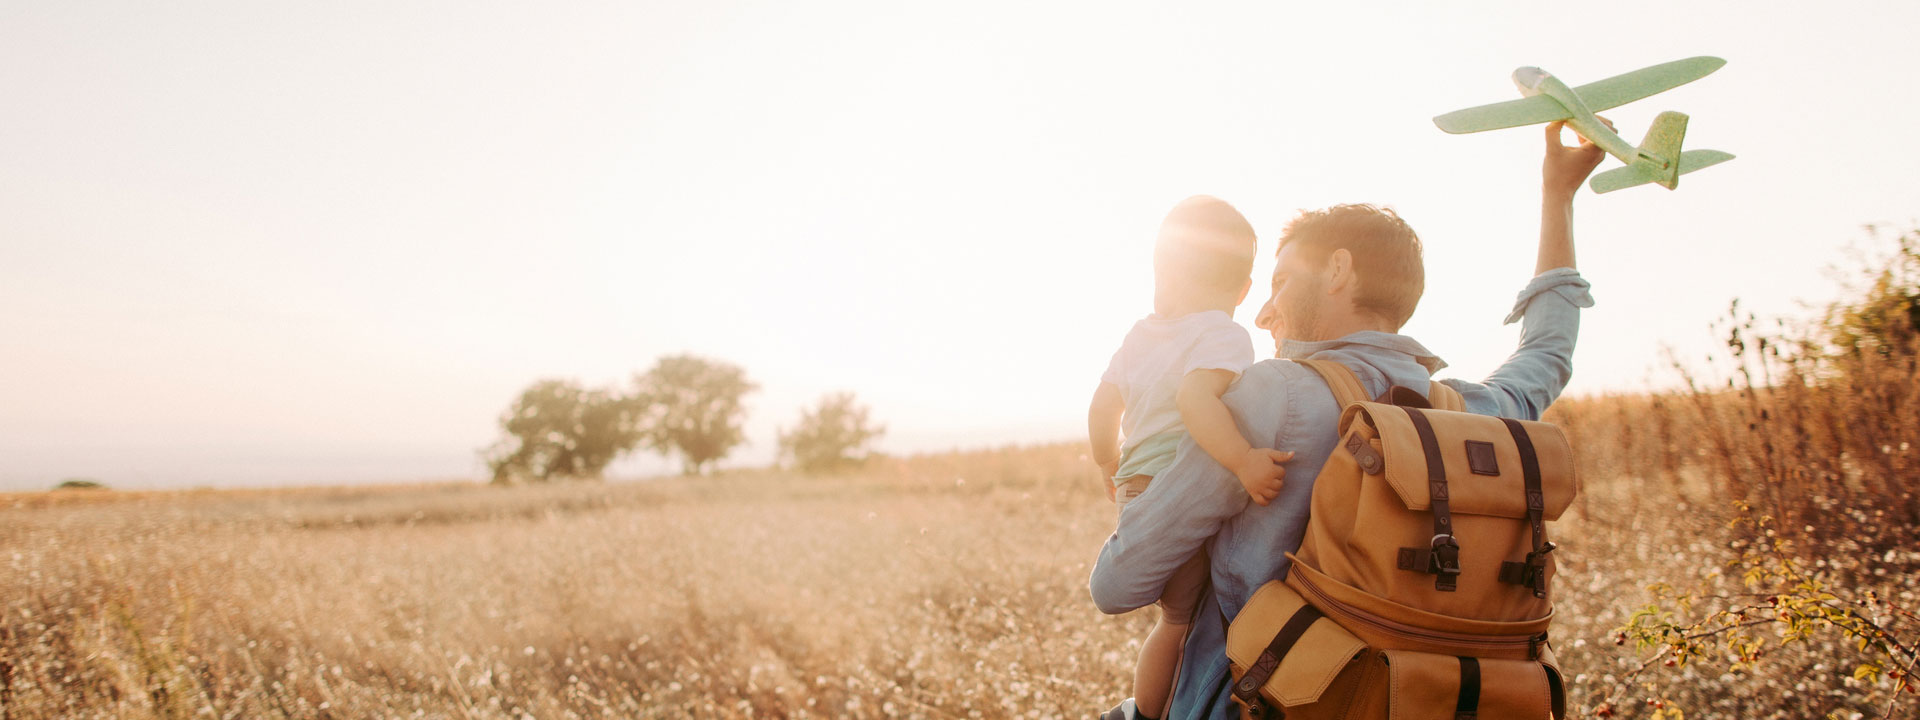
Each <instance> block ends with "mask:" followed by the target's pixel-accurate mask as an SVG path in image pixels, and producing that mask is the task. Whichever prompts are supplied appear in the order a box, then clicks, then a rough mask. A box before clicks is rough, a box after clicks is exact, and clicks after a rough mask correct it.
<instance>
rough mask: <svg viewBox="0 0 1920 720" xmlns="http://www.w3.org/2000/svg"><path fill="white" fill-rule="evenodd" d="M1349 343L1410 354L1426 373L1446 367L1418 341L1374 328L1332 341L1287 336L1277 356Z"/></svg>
mask: <svg viewBox="0 0 1920 720" xmlns="http://www.w3.org/2000/svg"><path fill="white" fill-rule="evenodd" d="M1350 346H1360V347H1369V348H1376V349H1380V350H1387V351H1391V352H1396V353H1402V354H1405V355H1411V356H1413V361H1414V362H1417V363H1420V366H1421V367H1424V368H1426V369H1427V373H1428V374H1432V373H1436V372H1440V369H1441V368H1444V367H1446V366H1447V362H1446V361H1445V360H1441V359H1440V358H1439V357H1438V356H1436V355H1434V354H1433V353H1432V352H1429V351H1428V350H1427V348H1426V347H1425V346H1423V345H1421V344H1420V342H1419V341H1418V340H1414V339H1413V338H1410V337H1407V336H1405V335H1396V334H1394V333H1385V332H1380V331H1378V330H1361V331H1360V332H1357V333H1353V334H1351V335H1347V336H1346V337H1341V338H1336V339H1333V340H1314V341H1311V342H1308V341H1303V340H1292V339H1288V340H1285V341H1283V342H1281V343H1280V357H1283V358H1286V359H1288V360H1305V359H1307V358H1309V357H1312V356H1314V355H1315V354H1318V353H1320V352H1322V351H1325V350H1333V349H1335V348H1343V347H1350Z"/></svg>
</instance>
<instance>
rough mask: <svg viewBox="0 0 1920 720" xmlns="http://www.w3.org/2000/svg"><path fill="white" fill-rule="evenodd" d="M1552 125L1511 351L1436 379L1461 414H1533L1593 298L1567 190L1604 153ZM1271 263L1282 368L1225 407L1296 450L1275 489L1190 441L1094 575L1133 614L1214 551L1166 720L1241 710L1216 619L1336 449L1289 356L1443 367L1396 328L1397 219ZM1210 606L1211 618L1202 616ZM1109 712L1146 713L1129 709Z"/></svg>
mask: <svg viewBox="0 0 1920 720" xmlns="http://www.w3.org/2000/svg"><path fill="white" fill-rule="evenodd" d="M1609 127H1611V123H1609ZM1560 131H1561V123H1553V124H1550V125H1548V126H1547V143H1546V146H1547V147H1546V159H1545V161H1544V162H1543V163H1542V173H1541V174H1542V177H1541V211H1540V248H1539V258H1538V262H1537V265H1536V269H1535V272H1536V273H1537V275H1536V276H1535V277H1534V278H1533V281H1532V282H1530V283H1528V285H1527V286H1526V289H1524V290H1522V291H1521V293H1520V297H1519V300H1518V301H1517V302H1516V303H1515V304H1514V309H1513V313H1512V314H1511V315H1509V316H1508V317H1507V322H1509V323H1511V322H1513V321H1515V320H1520V321H1521V326H1520V327H1521V330H1520V347H1519V349H1518V350H1516V351H1514V353H1513V355H1512V356H1511V357H1509V358H1508V359H1507V361H1506V362H1505V363H1503V364H1501V366H1500V367H1499V368H1498V369H1497V370H1495V371H1494V372H1493V374H1492V375H1490V376H1488V377H1487V379H1486V380H1485V381H1482V382H1479V383H1473V382H1464V381H1460V380H1446V381H1444V382H1445V383H1446V384H1447V385H1448V386H1450V387H1452V388H1453V389H1455V390H1457V391H1459V392H1460V395H1461V397H1462V398H1463V399H1464V400H1465V401H1466V408H1467V410H1468V411H1470V412H1474V413H1479V414H1482V415H1499V416H1503V417H1513V418H1521V419H1526V420H1536V419H1539V417H1540V413H1542V412H1544V411H1545V410H1546V409H1547V406H1548V405H1551V404H1552V403H1553V401H1554V399H1555V398H1556V397H1558V396H1559V394H1560V391H1561V390H1562V389H1563V388H1565V387H1566V384H1567V380H1568V379H1569V378H1570V377H1571V376H1572V373H1573V345H1574V339H1575V336H1576V335H1577V334H1578V332H1579V326H1580V310H1579V309H1580V308H1582V307H1591V306H1592V304H1593V301H1592V298H1591V297H1590V296H1589V295H1588V294H1587V287H1588V285H1587V281H1586V280H1585V279H1583V278H1581V277H1580V274H1579V272H1578V271H1577V270H1575V268H1574V253H1573V229H1572V225H1573V197H1574V193H1575V192H1576V191H1578V190H1579V189H1580V185H1581V183H1582V182H1584V181H1585V180H1586V179H1587V176H1588V175H1590V174H1592V172H1593V169H1594V168H1595V167H1596V166H1598V165H1599V163H1600V160H1601V158H1602V157H1603V153H1602V151H1601V150H1600V148H1598V147H1596V146H1594V145H1593V144H1592V143H1590V142H1587V141H1586V140H1585V139H1584V138H1583V139H1582V140H1581V142H1580V144H1579V145H1578V146H1576V147H1569V146H1566V145H1563V144H1562V143H1561V142H1560ZM1278 260H1279V262H1278V264H1277V266H1276V267H1275V268H1274V273H1273V285H1272V297H1271V298H1270V299H1269V300H1268V301H1267V303H1266V305H1265V306H1263V307H1262V308H1261V309H1260V313H1259V316H1258V318H1257V319H1256V324H1257V325H1259V327H1260V328H1261V329H1264V330H1266V331H1268V332H1269V333H1271V334H1272V335H1273V340H1274V345H1275V350H1276V351H1277V353H1278V354H1279V356H1280V358H1284V359H1275V360H1267V361H1264V362H1261V363H1259V364H1256V365H1254V366H1253V367H1251V368H1249V369H1248V370H1247V371H1246V373H1245V374H1243V375H1242V376H1241V377H1240V379H1239V381H1237V382H1236V383H1234V385H1233V387H1232V389H1231V390H1229V391H1228V393H1227V394H1226V395H1225V396H1224V397H1223V398H1222V399H1223V400H1225V402H1226V404H1227V407H1228V408H1229V409H1230V410H1231V411H1232V413H1233V418H1234V421H1235V422H1236V423H1237V424H1238V425H1239V426H1240V430H1241V432H1242V433H1243V434H1245V435H1246V439H1247V442H1248V443H1249V444H1251V445H1253V446H1254V447H1271V448H1276V449H1279V450H1285V451H1292V452H1293V458H1292V460H1290V461H1288V462H1287V463H1285V466H1286V472H1287V475H1286V484H1285V486H1284V487H1283V488H1282V489H1281V491H1280V494H1279V496H1278V497H1277V498H1275V499H1274V500H1273V501H1272V502H1271V503H1270V504H1268V505H1266V506H1260V505H1255V504H1253V503H1252V502H1250V500H1249V499H1248V496H1247V493H1246V491H1245V490H1244V489H1242V488H1241V485H1240V482H1239V481H1238V479H1237V478H1236V476H1235V475H1234V473H1233V471H1231V470H1229V469H1227V468H1224V467H1222V466H1221V465H1220V464H1219V463H1217V462H1215V461H1214V460H1213V459H1212V458H1211V457H1209V456H1208V455H1207V453H1206V452H1204V451H1201V450H1199V449H1198V448H1197V446H1196V445H1195V443H1194V441H1193V440H1192V439H1191V438H1188V439H1187V440H1185V441H1184V442H1183V443H1182V445H1181V447H1180V450H1179V453H1178V455H1177V456H1176V457H1175V459H1174V461H1173V464H1172V465H1171V466H1169V467H1168V468H1167V469H1166V470H1165V472H1164V473H1163V474H1161V475H1160V476H1158V477H1156V478H1155V479H1154V481H1153V484H1151V485H1149V486H1148V487H1147V489H1146V491H1145V492H1144V493H1142V494H1141V495H1140V496H1139V497H1137V498H1135V499H1134V500H1133V501H1132V502H1131V503H1129V504H1128V505H1127V507H1126V509H1125V510H1124V511H1123V512H1122V513H1121V515H1120V523H1119V527H1118V528H1117V529H1116V530H1115V531H1114V534H1113V536H1112V537H1109V538H1108V539H1107V543H1106V546H1105V547H1103V548H1101V550H1100V559H1099V561H1098V562H1097V563H1096V564H1095V565H1094V568H1093V577H1092V579H1091V580H1090V582H1089V589H1090V590H1091V592H1092V594H1093V601H1094V603H1095V604H1097V605H1099V606H1100V609H1101V610H1102V611H1103V612H1107V613H1123V612H1128V611H1130V610H1134V609H1137V608H1141V607H1145V606H1147V605H1149V604H1151V603H1152V602H1153V601H1154V599H1155V598H1158V597H1159V596H1160V592H1161V588H1162V587H1163V586H1164V585H1165V584H1166V581H1167V578H1168V577H1169V576H1171V575H1172V574H1173V572H1174V570H1175V569H1177V568H1178V567H1180V565H1181V563H1182V562H1183V561H1185V560H1186V559H1187V558H1188V557H1191V556H1192V555H1193V554H1194V553H1195V552H1196V551H1198V550H1200V549H1201V548H1203V547H1205V548H1206V549H1207V550H1208V551H1209V553H1210V556H1211V558H1212V560H1211V568H1210V569H1211V576H1212V583H1213V589H1212V594H1211V602H1209V600H1208V599H1206V598H1203V599H1202V601H1201V605H1200V607H1201V608H1202V610H1201V612H1200V614H1199V615H1198V616H1196V617H1195V619H1194V622H1193V624H1192V631H1191V632H1190V634H1189V635H1188V637H1187V640H1186V644H1185V646H1184V649H1183V652H1182V655H1181V666H1180V674H1179V679H1178V681H1177V683H1178V684H1177V686H1176V690H1175V692H1174V697H1173V702H1172V705H1171V706H1170V707H1169V709H1168V710H1167V713H1166V714H1167V716H1168V717H1170V718H1181V719H1183V720H1184V719H1188V718H1231V717H1235V716H1236V711H1235V709H1234V707H1233V705H1232V704H1231V703H1229V701H1228V698H1229V697H1230V693H1229V691H1228V686H1229V685H1230V684H1231V677H1230V675H1229V673H1228V668H1227V658H1226V654H1225V652H1224V650H1223V648H1224V645H1225V641H1224V635H1225V633H1224V630H1225V627H1224V626H1225V623H1226V621H1227V620H1228V619H1230V618H1232V617H1234V616H1235V615H1236V614H1238V613H1239V612H1240V608H1241V607H1242V606H1244V605H1245V604H1246V602H1247V599H1248V597H1249V596H1251V595H1252V593H1253V591H1254V590H1255V589H1257V588H1259V587H1260V586H1261V585H1263V584H1265V583H1266V582H1267V581H1269V580H1276V579H1279V578H1281V577H1283V576H1285V575H1286V572H1287V567H1288V564H1289V561H1288V560H1287V558H1286V553H1289V552H1292V551H1294V550H1296V549H1298V548H1299V546H1300V539H1301V536H1302V533H1304V532H1305V530H1306V525H1307V511H1308V506H1309V502H1310V499H1311V496H1312V493H1313V479H1314V477H1315V476H1316V475H1318V474H1319V471H1320V467H1321V465H1322V464H1324V463H1325V462H1326V460H1327V457H1328V456H1329V455H1331V454H1332V452H1333V449H1334V446H1335V444H1336V440H1337V437H1336V425H1337V423H1338V421H1339V417H1340V410H1341V408H1340V407H1339V406H1338V405H1337V404H1336V403H1335V402H1334V400H1333V393H1332V391H1331V390H1330V389H1328V388H1327V385H1326V383H1325V381H1323V380H1321V379H1320V377H1319V376H1318V375H1317V374H1315V373H1314V372H1313V371H1312V370H1309V369H1307V368H1306V367H1305V366H1303V365H1299V364H1296V363H1293V362H1289V360H1298V359H1307V358H1316V359H1327V360H1335V361H1338V362H1340V363H1341V364H1344V365H1346V366H1347V367H1349V368H1352V369H1353V371H1354V372H1355V374H1356V375H1358V376H1359V378H1360V382H1361V384H1362V385H1364V386H1365V387H1366V390H1367V393H1368V394H1369V395H1375V396H1377V395H1379V394H1381V393H1383V392H1385V391H1386V390H1387V388H1389V387H1391V386H1394V385H1399V386H1402V387H1407V388H1412V389H1414V390H1419V391H1426V390H1428V389H1429V384H1430V383H1432V382H1435V381H1433V380H1432V379H1431V376H1432V374H1433V373H1434V372H1435V371H1437V370H1439V369H1440V368H1442V367H1444V366H1445V364H1444V363H1442V362H1441V361H1440V359H1439V358H1437V357H1434V356H1433V354H1432V353H1430V352H1428V351H1427V350H1426V348H1424V347H1422V346H1421V345H1420V343H1418V342H1416V341H1414V339H1413V338H1410V337H1407V336H1404V335H1399V334H1397V333H1398V331H1399V329H1400V327H1401V325H1403V324H1405V323H1406V321H1407V318H1408V317H1410V316H1411V315H1412V314H1413V309H1414V305H1415V304H1417V303H1418V302H1419V299H1420V295H1421V292H1422V290H1423V289H1424V287H1425V270H1424V266H1423V265H1422V262H1421V259H1420V240H1419V238H1418V237H1417V236H1416V235H1415V234H1414V232H1413V230H1412V228H1410V227H1408V226H1407V224H1406V223H1405V222H1404V221H1402V220H1401V219H1400V218H1399V217H1398V216H1397V215H1395V214H1393V212H1392V211H1388V210H1381V209H1378V208H1374V207H1372V206H1366V205H1342V206H1336V207H1332V208H1328V209H1325V210H1318V211H1312V212H1306V213H1302V214H1301V216H1300V217H1299V218H1297V219H1295V220H1294V222H1293V223H1292V224H1290V225H1288V227H1287V230H1286V232H1285V233H1283V234H1282V236H1281V240H1280V251H1279V256H1278ZM1216 606H1217V608H1218V609H1217V610H1214V611H1213V612H1215V613H1217V617H1214V618H1211V619H1209V618H1207V617H1206V616H1205V613H1207V612H1208V611H1209V609H1211V608H1214V607H1216ZM1209 620H1211V621H1209ZM1104 717H1105V718H1111V719H1115V720H1121V719H1124V720H1133V719H1135V718H1144V717H1145V716H1144V715H1141V714H1140V713H1139V712H1138V710H1137V709H1136V708H1134V707H1133V703H1132V701H1131V700H1129V701H1128V702H1125V703H1122V704H1121V706H1120V707H1118V708H1115V709H1114V710H1112V711H1109V712H1108V713H1107V714H1106V715H1105V716H1104Z"/></svg>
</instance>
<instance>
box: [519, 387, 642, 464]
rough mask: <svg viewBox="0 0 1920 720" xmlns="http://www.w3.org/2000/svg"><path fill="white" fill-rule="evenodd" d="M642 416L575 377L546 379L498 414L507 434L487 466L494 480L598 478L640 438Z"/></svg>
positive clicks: (623, 401) (621, 400) (628, 402)
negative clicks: (639, 419)
mask: <svg viewBox="0 0 1920 720" xmlns="http://www.w3.org/2000/svg"><path fill="white" fill-rule="evenodd" d="M638 416H639V413H638V412H636V408H635V407H634V406H633V403H632V400H631V399H629V398H623V397H620V396H618V395H615V394H613V393H610V392H607V391H605V390H588V389H585V388H582V387H580V385H579V384H578V383H575V382H573V381H571V380H542V381H540V382H537V383H534V384H533V386H532V387H529V388H527V389H526V391H525V392H522V393H520V398H519V399H518V400H515V401H514V403H513V406H512V407H510V408H508V409H507V412H506V414H504V415H501V416H500V429H501V430H504V431H506V434H507V437H505V438H502V439H501V440H500V441H499V442H497V443H495V444H494V445H493V447H491V448H488V449H487V450H486V451H485V453H484V455H485V456H486V459H487V467H488V468H490V469H491V470H492V471H493V482H494V483H496V484H511V483H514V482H520V481H535V482H547V481H550V480H554V479H558V478H572V479H584V480H598V479H600V473H601V471H603V470H605V469H606V467H607V465H608V464H609V463H611V462H613V460H614V458H616V457H619V456H620V454H621V453H624V452H627V451H629V450H632V449H633V448H634V446H635V445H637V444H638V443H639V442H640V432H639V430H638V428H637V426H636V419H637V418H638Z"/></svg>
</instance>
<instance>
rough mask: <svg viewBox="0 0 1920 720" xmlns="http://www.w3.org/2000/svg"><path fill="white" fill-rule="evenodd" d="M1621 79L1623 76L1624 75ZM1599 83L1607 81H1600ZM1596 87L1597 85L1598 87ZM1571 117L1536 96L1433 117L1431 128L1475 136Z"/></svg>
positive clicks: (1555, 103)
mask: <svg viewBox="0 0 1920 720" xmlns="http://www.w3.org/2000/svg"><path fill="white" fill-rule="evenodd" d="M1621 77H1625V76H1624V75H1623V76H1621ZM1601 82H1606V81H1604V80H1602V81H1601ZM1595 84H1596V85H1597V84H1599V83H1595ZM1583 99H1584V97H1583ZM1570 117H1573V114H1572V113H1569V112H1567V109H1566V108H1565V107H1564V106H1562V105H1561V104H1560V101H1558V100H1555V99H1553V98H1550V97H1547V96H1545V95H1535V96H1533V97H1530V98H1521V99H1519V100H1508V101H1506V102H1497V103H1494V104H1492V105H1481V106H1480V107H1470V108H1467V109H1465V110H1455V111H1453V112H1450V113H1447V114H1445V115H1441V116H1439V117H1435V118H1434V119H1433V124H1435V125H1438V126H1440V129H1441V130H1445V131H1447V132H1450V133H1453V134H1455V135H1458V134H1460V133H1476V132H1480V131H1482V130H1499V129H1501V128H1510V127H1520V126H1521V125H1537V124H1540V123H1544V122H1553V121H1555V120H1565V119H1567V118H1570Z"/></svg>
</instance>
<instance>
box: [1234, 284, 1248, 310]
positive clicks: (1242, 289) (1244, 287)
mask: <svg viewBox="0 0 1920 720" xmlns="http://www.w3.org/2000/svg"><path fill="white" fill-rule="evenodd" d="M1251 290H1253V278H1247V281H1246V282H1243V283H1240V299H1238V300H1235V301H1233V306H1234V307H1240V303H1243V302H1246V301H1247V292H1248V291H1251Z"/></svg>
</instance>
